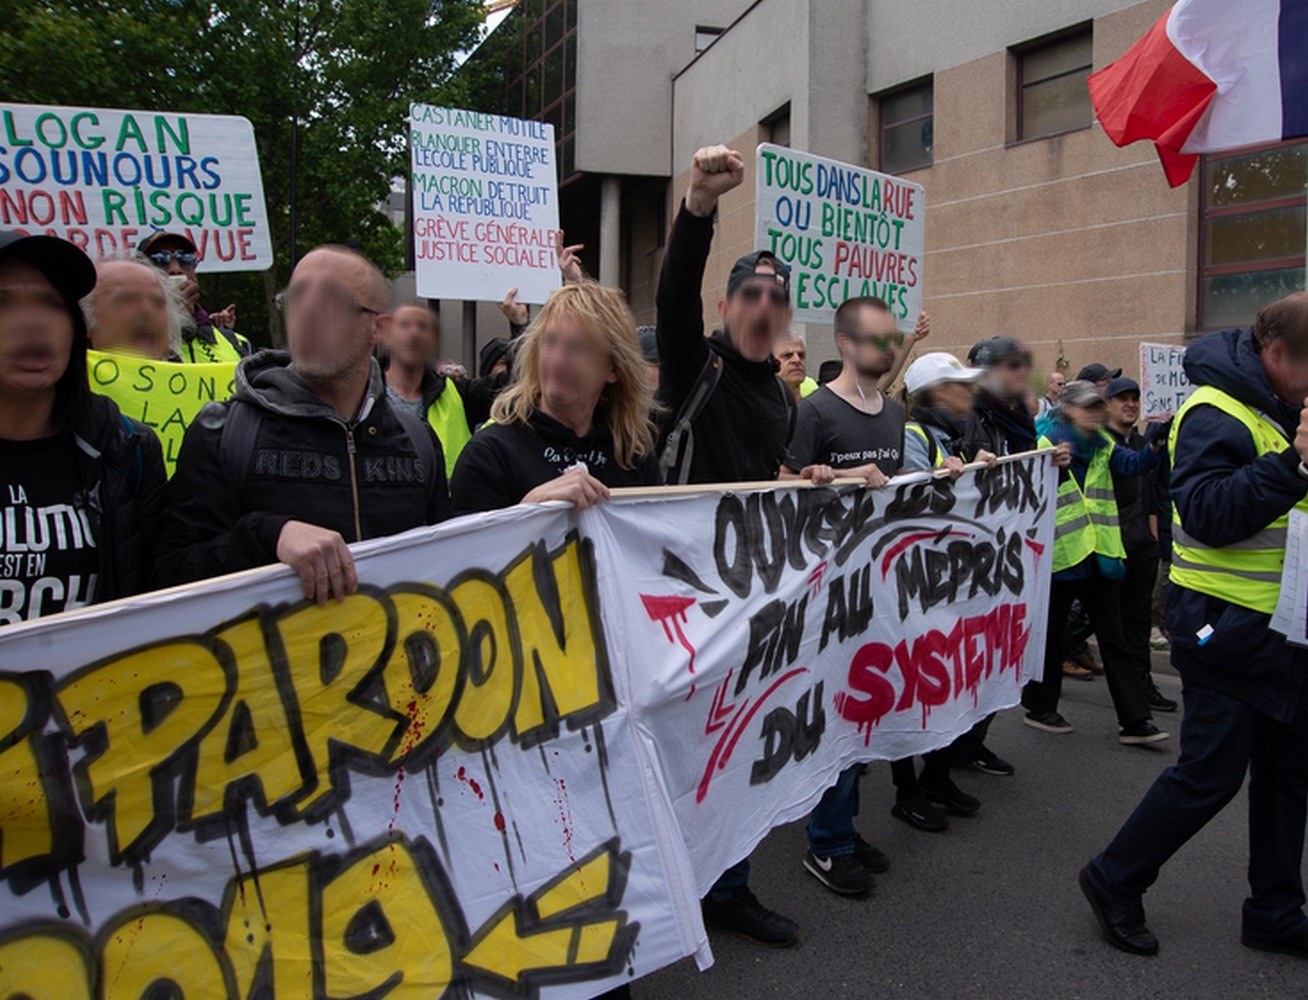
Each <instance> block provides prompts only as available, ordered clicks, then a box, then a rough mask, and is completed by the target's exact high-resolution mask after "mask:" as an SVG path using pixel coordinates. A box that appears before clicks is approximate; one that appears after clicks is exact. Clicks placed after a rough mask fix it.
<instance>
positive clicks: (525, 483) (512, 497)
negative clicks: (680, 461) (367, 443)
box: [450, 411, 659, 514]
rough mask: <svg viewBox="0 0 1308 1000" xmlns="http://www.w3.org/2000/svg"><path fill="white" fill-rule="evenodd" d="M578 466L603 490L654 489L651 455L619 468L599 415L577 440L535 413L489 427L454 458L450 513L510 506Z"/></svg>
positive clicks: (655, 469) (654, 465) (654, 467)
mask: <svg viewBox="0 0 1308 1000" xmlns="http://www.w3.org/2000/svg"><path fill="white" fill-rule="evenodd" d="M578 462H582V463H584V464H585V466H586V469H587V471H588V472H589V473H590V474H591V475H592V476H594V477H595V478H596V479H598V480H599V481H600V482H601V483H603V484H604V485H605V486H608V487H617V486H657V485H658V482H659V478H658V464H657V462H656V461H655V459H654V456H653V455H652V454H650V455H646V456H645V457H644V458H642V459H640V460H639V461H637V463H636V467H635V468H634V469H624V468H623V467H622V466H621V465H619V464H618V459H617V456H615V455H614V454H613V436H612V435H611V434H610V433H609V429H608V427H607V426H605V425H604V424H603V423H602V422H601V421H600V419H599V418H598V417H597V418H596V421H595V426H594V427H592V428H591V431H590V433H589V434H587V435H586V436H585V437H584V438H582V437H578V436H577V435H576V434H575V433H573V432H572V431H571V430H570V429H569V428H567V427H565V426H564V425H563V424H561V423H559V422H558V421H557V420H554V419H553V418H551V417H548V416H546V415H545V414H544V413H541V412H539V411H537V412H535V413H533V414H532V417H531V422H530V423H529V424H521V423H512V424H490V425H488V426H486V427H483V428H482V429H481V430H479V431H478V432H477V433H476V434H474V435H473V436H472V440H470V441H469V442H468V443H467V444H466V445H465V446H464V448H463V451H462V452H461V453H460V454H459V463H458V465H456V466H455V467H454V476H453V478H452V479H451V480H450V498H451V502H452V503H453V506H454V513H455V514H474V513H481V512H482V511H488V510H499V509H501V508H504V507H512V506H513V505H514V504H516V503H520V502H521V501H522V498H523V497H525V496H526V495H527V494H528V493H530V492H531V491H532V490H534V489H535V488H536V487H537V486H540V485H541V484H543V483H547V482H549V481H550V480H551V479H557V478H558V477H559V476H561V475H563V474H564V473H565V472H567V471H568V469H570V468H572V466H574V465H576V464H577V463H578Z"/></svg>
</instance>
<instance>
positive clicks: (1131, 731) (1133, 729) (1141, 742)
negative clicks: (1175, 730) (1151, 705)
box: [1117, 719, 1172, 747]
mask: <svg viewBox="0 0 1308 1000" xmlns="http://www.w3.org/2000/svg"><path fill="white" fill-rule="evenodd" d="M1171 738H1172V737H1171V735H1170V734H1169V733H1165V732H1163V731H1162V730H1161V729H1159V728H1158V727H1157V726H1155V725H1154V724H1153V723H1152V722H1150V721H1149V720H1148V719H1146V720H1145V721H1144V722H1133V723H1131V725H1129V726H1123V727H1122V731H1121V732H1120V733H1118V734H1117V742H1118V743H1122V744H1125V745H1126V746H1129V747H1142V746H1148V745H1149V744H1151V743H1162V742H1164V741H1165V740H1170V739H1171Z"/></svg>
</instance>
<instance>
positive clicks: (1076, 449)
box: [1045, 419, 1159, 583]
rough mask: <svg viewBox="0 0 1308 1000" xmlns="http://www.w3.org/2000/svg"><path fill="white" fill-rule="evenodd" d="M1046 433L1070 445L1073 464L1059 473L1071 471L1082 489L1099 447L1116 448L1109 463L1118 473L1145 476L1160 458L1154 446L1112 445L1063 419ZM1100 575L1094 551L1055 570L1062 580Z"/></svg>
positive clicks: (1059, 579)
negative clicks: (1058, 570) (1087, 435)
mask: <svg viewBox="0 0 1308 1000" xmlns="http://www.w3.org/2000/svg"><path fill="white" fill-rule="evenodd" d="M1045 437H1047V438H1049V440H1050V441H1051V442H1052V443H1054V444H1066V445H1067V446H1068V447H1069V448H1070V449H1071V451H1072V464H1071V465H1070V466H1068V468H1067V470H1066V471H1064V472H1060V473H1059V481H1060V482H1061V481H1063V480H1062V477H1063V476H1068V475H1070V476H1072V477H1073V478H1074V479H1075V480H1076V482H1077V485H1078V486H1080V487H1081V489H1085V477H1086V473H1087V472H1088V471H1089V469H1090V461H1091V459H1093V458H1094V457H1095V454H1096V453H1097V452H1098V451H1099V449H1100V448H1108V447H1111V448H1112V449H1113V451H1112V454H1111V455H1109V456H1108V467H1109V469H1111V470H1112V472H1113V474H1114V475H1117V476H1124V477H1125V476H1143V475H1145V474H1146V473H1147V472H1150V471H1152V470H1153V468H1154V466H1156V465H1157V464H1158V461H1159V453H1158V452H1156V451H1154V450H1153V449H1152V448H1143V449H1141V450H1140V451H1135V450H1133V449H1131V448H1125V447H1122V446H1120V445H1109V443H1108V442H1107V441H1106V440H1104V438H1103V437H1101V436H1100V435H1098V434H1096V435H1095V436H1094V437H1092V438H1088V439H1087V438H1086V437H1085V436H1084V435H1082V434H1081V432H1080V431H1078V430H1077V429H1076V428H1075V427H1073V426H1072V425H1071V424H1069V423H1067V422H1065V421H1064V420H1062V419H1056V420H1055V422H1054V423H1053V425H1052V426H1051V427H1050V428H1049V431H1048V433H1047V434H1046V435H1045ZM1145 440H1146V441H1149V442H1152V441H1153V436H1152V435H1146V438H1145ZM1099 576H1100V573H1099V561H1098V560H1097V559H1096V558H1095V557H1094V556H1093V555H1091V556H1090V557H1088V558H1086V559H1082V560H1081V561H1080V562H1079V563H1077V564H1076V565H1075V566H1069V567H1068V568H1067V569H1065V570H1062V571H1061V572H1058V573H1055V574H1054V579H1055V580H1057V581H1059V582H1060V583H1063V582H1067V581H1071V580H1089V579H1094V578H1097V577H1099Z"/></svg>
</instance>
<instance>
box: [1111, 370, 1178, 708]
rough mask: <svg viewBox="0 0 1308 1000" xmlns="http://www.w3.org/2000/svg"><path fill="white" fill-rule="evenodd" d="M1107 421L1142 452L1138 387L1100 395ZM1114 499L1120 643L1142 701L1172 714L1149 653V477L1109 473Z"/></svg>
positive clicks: (1127, 385) (1115, 385)
mask: <svg viewBox="0 0 1308 1000" xmlns="http://www.w3.org/2000/svg"><path fill="white" fill-rule="evenodd" d="M1104 399H1105V400H1106V401H1107V409H1108V414H1107V419H1106V421H1105V424H1104V430H1106V431H1108V433H1109V434H1111V435H1112V436H1113V439H1114V440H1115V441H1117V443H1118V444H1121V445H1125V446H1126V447H1127V448H1130V449H1131V450H1132V451H1143V450H1144V448H1145V439H1144V437H1143V435H1141V433H1140V432H1139V430H1137V429H1136V422H1137V421H1138V420H1139V419H1140V386H1139V385H1138V384H1137V383H1136V382H1135V380H1134V379H1129V378H1123V377H1121V376H1119V377H1117V378H1115V379H1113V380H1112V381H1110V382H1109V383H1108V387H1107V388H1106V389H1105V390H1104ZM1113 495H1114V496H1115V497H1117V521H1118V525H1119V526H1120V527H1121V531H1122V545H1123V547H1124V548H1125V549H1126V575H1125V576H1124V577H1122V582H1121V585H1120V596H1121V604H1122V638H1123V639H1124V640H1125V641H1126V644H1127V646H1128V647H1129V648H1130V650H1131V657H1132V659H1134V660H1135V662H1136V665H1137V666H1138V667H1139V669H1140V675H1141V676H1142V677H1143V678H1144V684H1145V695H1146V697H1147V698H1148V699H1149V709H1150V711H1153V712H1175V711H1176V708H1177V704H1176V702H1175V701H1173V700H1172V699H1171V698H1168V697H1167V696H1166V695H1164V694H1163V693H1162V692H1161V691H1159V690H1158V685H1157V684H1155V683H1154V677H1153V670H1152V664H1151V659H1150V653H1149V628H1150V622H1151V620H1152V618H1153V600H1154V584H1155V583H1156V582H1157V580H1158V539H1157V538H1156V537H1155V535H1154V528H1153V527H1152V524H1153V518H1152V516H1151V515H1152V514H1153V509H1154V501H1153V473H1152V472H1149V473H1145V474H1143V475H1139V476H1119V475H1118V474H1117V473H1116V472H1114V473H1113Z"/></svg>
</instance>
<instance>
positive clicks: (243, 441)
mask: <svg viewBox="0 0 1308 1000" xmlns="http://www.w3.org/2000/svg"><path fill="white" fill-rule="evenodd" d="M388 299H389V289H388V288H387V285H386V279H385V277H383V275H382V273H381V271H379V270H378V269H377V267H376V266H375V265H374V264H373V263H372V262H371V261H369V260H368V259H367V258H365V257H363V256H362V255H360V254H358V253H356V252H355V251H353V250H351V249H349V248H348V247H343V246H334V245H328V246H321V247H318V248H316V249H314V250H312V251H310V252H309V253H308V254H306V255H305V256H304V258H303V259H302V260H301V261H300V263H299V264H297V265H296V267H295V271H294V272H293V273H292V274H291V283H290V286H289V287H288V288H287V289H286V293H285V295H284V296H283V305H284V308H285V310H286V340H287V345H288V347H289V348H290V351H289V353H287V352H283V351H261V352H259V353H258V354H255V355H252V356H251V357H248V358H245V359H244V360H242V361H241V362H240V363H239V364H238V365H237V368H236V393H235V395H234V397H233V399H232V400H231V401H230V402H227V403H210V404H209V405H208V406H206V407H205V408H204V409H203V410H202V411H201V412H200V415H199V416H198V417H197V418H196V420H195V421H194V422H193V423H192V424H191V426H190V427H189V428H187V431H186V437H185V439H184V440H183V442H182V447H181V451H180V452H179V454H178V458H177V470H176V472H175V473H174V475H173V478H172V481H171V482H170V484H169V492H170V495H171V498H172V506H171V508H170V509H169V512H168V515H167V517H166V519H165V521H164V528H163V537H162V538H161V539H160V549H161V552H160V555H159V558H158V574H159V576H160V578H161V582H162V583H164V584H176V583H186V582H189V581H192V580H199V579H204V578H206V577H210V576H217V575H219V574H222V573H231V572H235V571H237V570H242V569H248V568H250V567H253V566H260V565H264V564H267V563H271V562H275V561H280V562H283V563H285V564H287V565H288V566H290V567H291V568H292V569H294V570H295V572H296V573H297V574H298V575H299V577H300V581H301V584H302V586H303V589H304V596H305V597H306V598H308V599H310V600H314V601H317V602H318V603H319V604H323V603H325V602H326V600H327V599H328V597H332V598H335V599H336V600H338V601H339V600H344V599H345V597H346V595H347V594H350V593H353V592H354V590H355V588H356V587H357V585H358V579H357V577H356V575H355V571H354V560H353V558H352V557H351V555H350V550H349V549H348V548H347V543H348V542H359V541H363V540H364V539H366V538H376V537H379V536H382V535H391V534H396V533H398V532H402V531H407V530H408V529H410V528H414V527H418V526H420V525H424V524H434V523H435V522H437V521H441V520H444V519H445V518H446V517H448V516H449V509H450V502H449V495H448V492H447V488H446V481H445V461H444V459H443V458H442V456H441V447H440V442H439V441H438V440H437V439H436V436H435V434H434V433H433V432H432V430H431V428H430V427H429V426H427V425H426V424H425V423H423V422H422V421H421V420H420V419H419V418H417V417H416V416H414V415H413V414H412V413H410V412H408V411H406V410H403V409H397V408H395V407H393V406H392V405H391V404H390V402H389V401H388V399H387V395H386V383H385V381H384V379H383V378H382V373H381V368H380V366H379V365H378V364H377V362H376V361H375V360H374V359H373V357H372V352H373V349H374V348H375V347H376V346H377V344H378V343H379V342H380V341H381V339H382V337H383V336H384V334H385V332H386V328H387V326H388V325H389V323H390V321H391V317H390V315H389V314H388V312H387V305H388Z"/></svg>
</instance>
